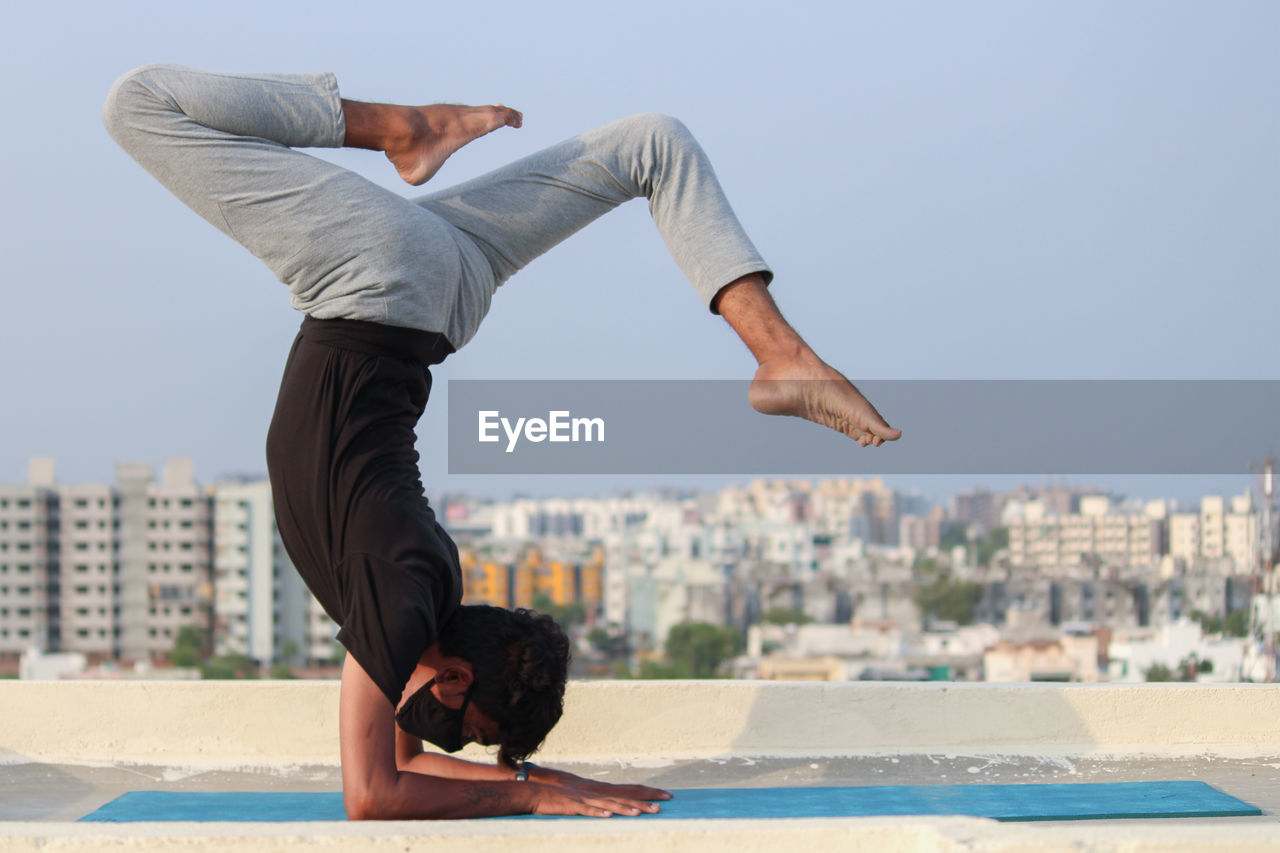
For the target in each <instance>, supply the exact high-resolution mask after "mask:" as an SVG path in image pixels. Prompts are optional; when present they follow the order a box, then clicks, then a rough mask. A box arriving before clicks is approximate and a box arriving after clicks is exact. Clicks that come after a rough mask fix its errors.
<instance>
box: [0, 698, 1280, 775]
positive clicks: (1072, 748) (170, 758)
mask: <svg viewBox="0 0 1280 853" xmlns="http://www.w3.org/2000/svg"><path fill="white" fill-rule="evenodd" d="M0 707H3V708H4V710H5V717H6V719H5V724H4V725H3V726H0V761H7V762H15V761H40V762H64V763H76V762H86V763H96V762H110V763H120V762H136V763H149V764H187V765H195V766H200V765H211V766H226V765H236V766H244V765H271V764H281V763H286V764H337V762H338V685H337V683H336V682H308V681H278V682H272V681H231V682H228V681H205V682H154V681H150V682H128V681H100V682H94V681H66V682H0ZM1277 720H1280V688H1277V687H1274V686H1270V685H1212V686H1209V685H1203V686H1202V685H1181V684H1176V685H1175V684H1151V685H1040V684H1025V685H1024V684H1018V685H1005V684H897V683H894V684H881V683H814V684H790V683H789V684H780V683H775V682H750V681H666V682H663V681H620V682H587V683H574V684H571V685H570V688H569V692H568V697H567V701H566V710H565V716H564V719H563V720H562V722H561V724H560V725H559V726H558V727H557V728H556V730H555V731H554V732H552V734H551V736H550V737H549V738H548V740H547V743H546V745H545V748H544V749H543V751H542V755H543V756H544V757H546V758H548V759H557V760H572V759H581V760H594V761H600V760H620V761H623V762H624V763H642V762H643V761H645V760H646V759H650V758H660V759H671V758H710V757H717V756H732V755H741V756H809V755H813V756H818V755H821V756H843V755H850V756H855V755H868V754H877V753H896V754H907V753H948V754H963V755H984V754H1000V755H1020V754H1027V755H1037V756H1046V755H1048V756H1072V755H1100V754H1125V753H1161V754H1164V755H1169V754H1171V753H1177V752H1185V753H1195V754H1201V755H1224V756H1243V755H1248V756H1274V755H1280V725H1277ZM469 749H472V750H474V751H475V752H474V753H473V755H474V754H475V753H478V752H480V750H478V748H469Z"/></svg>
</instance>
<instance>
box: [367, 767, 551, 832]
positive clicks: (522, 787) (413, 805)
mask: <svg viewBox="0 0 1280 853" xmlns="http://www.w3.org/2000/svg"><path fill="white" fill-rule="evenodd" d="M534 789H535V786H534V785H530V784H529V783H527V782H500V781H493V782H482V781H475V780H467V779H447V778H442V777H439V776H426V775H423V774H421V773H415V772H401V773H398V774H397V775H396V777H395V779H394V781H393V782H392V783H391V784H390V785H388V786H387V787H385V788H379V789H375V790H373V791H370V793H369V796H368V799H367V801H366V802H364V803H361V804H360V805H359V807H358V808H357V809H356V810H355V813H352V809H351V808H350V807H349V808H348V816H349V817H351V818H353V819H362V820H418V819H437V820H456V819H463V818H477V817H501V816H503V815H516V814H528V813H529V812H531V811H532V810H533V805H534V799H535V790H534Z"/></svg>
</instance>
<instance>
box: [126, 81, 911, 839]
mask: <svg viewBox="0 0 1280 853" xmlns="http://www.w3.org/2000/svg"><path fill="white" fill-rule="evenodd" d="M103 118H104V122H105V123H106V126H107V128H108V130H109V131H110V132H111V134H112V136H113V137H114V138H115V140H116V141H117V142H118V143H119V144H120V145H121V146H122V147H123V148H124V149H125V150H126V151H127V152H128V153H129V154H130V155H131V156H132V157H133V158H134V159H135V160H137V161H138V162H139V163H140V164H141V165H142V166H143V167H144V168H146V169H147V170H148V171H150V172H151V174H152V175H154V176H155V177H156V178H157V179H158V180H159V181H161V183H163V184H164V185H165V186H166V187H167V188H168V189H169V190H170V191H172V192H173V193H174V194H175V195H176V196H177V197H178V198H179V199H181V200H182V201H183V202H184V203H186V204H187V205H188V206H189V207H191V208H192V209H193V210H195V211H196V212H197V213H199V214H200V215H201V216H203V217H204V218H205V219H206V220H208V221H209V222H210V223H211V224H213V225H215V226H216V227H218V228H219V229H220V230H222V231H224V232H225V233H227V234H228V235H230V236H231V237H232V238H233V239H235V240H237V241H238V242H240V243H241V244H242V245H244V246H245V247H246V248H247V249H249V250H250V251H251V252H253V253H254V254H255V255H257V256H258V257H259V258H260V259H262V260H263V261H264V262H265V263H266V264H267V265H268V266H269V267H270V268H271V270H272V271H273V272H274V273H275V274H276V276H277V277H278V278H279V279H280V280H281V281H282V282H284V283H285V284H286V285H288V287H289V291H290V294H291V298H292V302H293V305H294V307H296V308H298V309H299V310H300V311H302V312H303V313H304V314H306V317H305V319H304V320H303V324H302V330H301V332H300V333H299V335H298V337H297V339H296V340H295V342H294V345H293V349H292V351H291V352H290V355H289V359H288V362H287V364H286V366H285V371H284V377H283V380H282V382H281V387H280V395H279V398H278V400H277V403H276V410H275V414H274V417H273V419H272V424H271V429H270V432H269V434H268V439H267V463H268V468H269V471H270V474H271V482H272V489H273V494H274V499H275V507H276V517H277V521H278V523H279V526H280V533H281V538H282V539H283V541H284V544H285V547H286V549H287V550H288V552H289V556H290V557H291V559H292V560H293V562H294V565H295V566H297V568H298V571H299V572H300V573H301V575H302V577H303V579H304V580H305V581H306V582H307V585H308V587H309V588H310V589H311V591H312V592H313V593H314V594H315V596H316V598H317V599H318V600H319V601H320V602H321V604H322V605H323V606H324V607H325V609H326V611H328V613H329V615H330V616H332V617H333V619H334V620H335V621H336V622H337V623H338V624H339V625H340V626H341V630H340V632H339V634H338V639H339V640H340V641H341V642H342V643H343V645H344V646H345V647H346V649H347V651H348V654H347V659H346V662H345V664H344V666H343V673H342V693H341V709H340V726H339V727H340V736H341V749H342V779H343V799H344V803H345V805H346V809H347V814H348V816H349V817H351V818H353V819H364V818H417V817H478V816H486V815H501V814H514V813H521V812H539V813H557V814H587V815H597V816H608V815H610V814H641V813H643V812H652V811H656V810H657V808H658V807H657V806H656V805H655V804H654V803H653V802H652V801H653V800H660V799H665V798H667V797H669V796H670V795H669V794H668V793H667V792H664V791H659V790H657V789H654V788H647V787H644V786H615V785H607V784H603V783H598V782H593V781H591V780H586V779H582V778H579V777H577V776H573V775H571V774H567V773H560V772H557V771H552V770H548V769H545V768H531V766H530V765H528V764H523V765H521V764H520V762H522V760H523V759H524V758H525V757H526V756H527V755H528V754H529V753H531V752H532V751H533V750H534V749H536V748H537V746H538V745H539V744H540V743H541V742H542V740H543V738H544V737H545V736H546V734H547V732H548V731H550V729H551V727H552V726H553V725H555V723H556V721H557V720H558V719H559V717H560V712H561V708H562V700H563V692H564V682H565V678H566V666H567V660H568V643H567V641H566V640H565V638H564V635H563V633H562V632H560V630H559V628H558V627H556V626H555V624H554V622H552V621H551V620H550V619H549V618H547V617H540V616H537V615H534V614H531V613H529V612H527V611H514V612H510V611H505V610H501V609H499V608H471V607H461V606H460V604H459V602H460V601H461V596H462V583H461V576H460V569H459V565H458V555H457V549H456V548H455V547H454V545H453V542H452V541H451V540H450V539H449V537H448V535H447V534H446V533H445V531H444V530H443V529H442V528H441V527H440V526H439V525H438V524H436V521H435V516H434V514H433V513H432V511H431V509H430V507H429V506H428V503H427V500H426V498H425V497H424V496H423V489H422V484H421V482H420V481H419V474H418V470H417V458H418V457H417V454H416V452H415V451H414V444H415V440H416V437H415V435H414V427H415V425H416V424H417V421H418V418H419V417H420V416H421V414H422V412H423V409H424V407H425V406H426V402H427V397H428V394H429V391H430V386H431V376H430V372H429V370H428V367H429V366H430V365H433V364H438V363H440V362H441V361H443V360H444V358H445V357H446V356H448V355H449V354H450V353H452V352H454V351H455V350H457V349H459V348H461V347H462V346H463V345H464V344H466V343H467V341H469V340H470V339H471V337H472V336H473V335H474V334H475V332H476V329H477V328H478V326H479V323H480V321H481V319H482V318H483V317H484V315H485V313H486V312H487V311H488V308H489V304H490V300H491V298H492V295H493V292H494V291H495V290H496V288H497V287H498V286H499V285H500V284H502V283H503V282H504V281H505V280H506V279H508V278H510V277H511V275H513V274H514V273H515V272H516V271H518V270H519V269H521V268H522V267H523V266H525V265H526V264H527V263H529V262H530V261H531V260H533V259H534V258H535V257H537V256H538V255H540V254H542V253H543V252H545V251H546V250H547V249H549V248H551V247H552V246H554V245H555V244H556V243H558V242H560V241H561V240H563V239H565V238H566V237H568V236H569V235H571V234H572V233H574V232H575V231H577V230H578V229H580V228H582V227H583V226H585V225H586V224H587V223H589V222H591V221H592V220H594V219H595V218H597V217H599V216H600V215H602V214H603V213H605V212H607V211H609V210H611V209H613V208H614V207H616V206H617V205H618V204H621V203H622V202H624V201H627V200H628V199H631V198H635V197H639V196H644V197H646V198H647V199H648V200H649V206H650V210H651V212H652V214H653V218H654V222H655V224H656V225H657V227H658V230H659V231H660V233H661V234H662V236H663V238H664V239H665V240H666V243H667V246H668V248H669V249H670V251H671V253H672V255H673V256H674V258H675V259H676V261H677V263H678V264H679V265H680V266H681V268H682V269H683V270H684V272H685V273H686V275H687V276H688V277H689V279H690V281H691V282H692V283H693V285H694V288H695V289H696V290H697V291H698V293H699V295H700V296H701V297H702V299H703V301H704V303H705V304H706V305H707V306H708V307H709V308H710V310H711V311H712V312H715V313H720V314H721V315H723V316H724V318H725V319H726V320H727V321H728V322H729V323H730V325H731V326H732V327H733V328H734V330H735V331H736V332H737V333H738V334H739V336H740V337H741V338H742V339H743V341H744V342H745V343H746V345H747V346H748V348H749V349H750V350H751V352H752V354H753V355H754V356H755V357H756V361H757V364H758V367H757V370H756V374H755V380H754V381H753V383H752V385H751V388H750V391H749V398H750V402H751V404H752V405H753V406H754V407H755V408H756V409H757V410H759V411H761V412H764V413H767V414H784V415H793V416H799V417H804V418H808V419H809V420H812V421H815V422H817V423H820V424H823V425H825V426H829V427H831V428H833V429H836V430H839V431H840V432H843V433H845V434H846V435H848V436H850V437H851V438H853V439H855V440H857V441H858V442H859V444H861V445H863V446H866V445H869V444H874V445H877V446H878V445H880V444H881V443H882V442H884V441H889V440H893V439H896V438H897V437H898V436H899V435H900V433H899V432H898V431H897V430H895V429H893V428H891V427H890V426H889V425H888V424H887V423H886V422H885V421H884V419H883V418H881V417H880V415H879V413H878V412H876V410H875V408H874V407H873V406H872V405H871V404H870V403H869V402H868V401H867V400H866V399H865V398H864V397H863V396H862V395H861V394H860V393H859V392H858V391H857V389H855V388H854V387H853V385H852V384H850V383H849V381H848V380H847V379H845V378H844V377H843V376H842V375H841V374H839V373H838V372H837V371H835V370H834V369H833V368H831V367H829V366H828V365H826V364H825V363H824V362H822V361H821V359H819V358H818V357H817V355H816V354H814V352H813V351H812V349H810V348H809V347H808V346H807V345H806V344H805V342H804V341H803V340H802V339H801V338H800V336H799V335H797V334H796V333H795V331H794V330H792V329H791V327H790V326H789V325H787V323H786V322H785V320H783V319H782V316H781V314H780V313H779V312H778V310H777V308H776V306H775V305H774V303H773V300H772V299H771V297H770V296H769V293H768V290H767V289H766V288H767V285H768V283H769V282H770V280H771V279H772V273H771V272H770V271H769V269H768V267H767V266H766V265H765V264H764V262H763V260H762V259H761V258H760V256H759V254H758V253H757V252H756V250H755V248H754V246H753V245H752V244H751V241H750V240H749V239H748V238H747V236H746V234H745V233H744V232H743V231H742V228H741V226H740V225H739V224H738V221H737V219H736V217H735V216H734V214H733V211H732V209H731V208H730V207H729V204H728V201H727V200H726V198H725V196H724V193H723V191H722V190H721V188H720V185H719V183H718V181H717V180H716V177H715V174H714V172H713V171H712V169H711V165H710V163H709V162H708V160H707V158H706V155H705V154H704V153H703V151H702V149H701V148H700V147H699V146H698V145H697V143H696V142H695V141H694V140H693V138H692V136H691V135H690V134H689V132H688V131H687V130H686V129H685V128H684V126H683V125H681V124H680V123H679V122H677V121H675V120H674V119H670V118H668V117H665V116H656V115H646V116H635V117H632V118H629V119H624V120H622V121H619V122H615V123H614V124H611V125H607V126H605V127H603V128H600V129H598V130H595V131H592V132H590V133H586V134H583V135H582V136H578V137H575V138H573V139H570V140H567V141H566V142H564V143H561V144H560V145H557V146H553V147H552V148H549V149H547V150H545V151H542V152H539V153H537V154H534V155H531V156H530V157H526V158H524V159H522V160H519V161H517V162H515V163H513V164H511V165H509V166H507V167H504V168H502V169H498V170H497V171H495V172H492V173H490V174H488V175H485V176H483V177H480V178H477V179H475V180H472V181H468V182H466V183H464V184H462V185H460V186H457V187H453V188H450V189H448V190H445V191H443V192H438V193H435V194H432V195H427V196H424V197H422V198H419V199H415V200H412V201H411V200H407V199H405V198H403V197H401V196H399V195H396V194H395V193H392V192H389V191H387V190H384V189H382V188H380V187H378V186H376V185H374V184H372V183H370V182H369V181H367V180H365V179H363V178H361V177H360V176H358V175H355V174H354V173H352V172H349V171H347V170H345V169H341V168H339V167H337V166H335V165H333V164H331V163H328V162H325V161H323V160H319V159H317V158H315V157H311V156H309V155H307V154H303V153H301V152H299V151H297V150H295V149H296V148H300V147H338V146H350V147H358V148H367V149H371V150H376V151H382V152H384V153H385V154H386V156H387V157H388V158H389V159H390V161H391V162H392V164H393V165H394V166H395V168H396V170H397V171H398V172H399V174H400V176H401V177H402V178H403V179H404V180H405V181H407V182H408V183H410V184H413V185H419V184H422V183H425V182H426V181H428V180H429V179H430V178H431V177H432V176H433V175H434V174H435V173H436V171H437V170H438V169H439V168H440V166H441V164H443V163H444V161H445V160H446V159H447V158H448V157H449V156H450V155H451V154H452V153H453V152H455V151H456V150H458V149H459V148H460V147H462V146H463V145H465V144H467V143H469V142H471V141H473V140H475V139H477V138H478V137H480V136H483V135H485V134H487V133H490V132H492V131H494V130H497V129H498V128H500V127H504V126H505V127H519V126H520V124H521V116H520V114H519V113H518V112H516V111H515V110H512V109H509V108H506V107H503V106H500V105H499V106H491V107H460V106H452V105H432V106H426V107H405V106H396V105H389V104H370V103H363V102H359V101H352V100H347V99H344V98H342V97H341V95H340V94H339V91H338V87H337V82H336V80H335V79H334V78H333V76H332V75H328V74H320V75H236V74H219V73H210V72H201V71H194V70H191V69H185V68H181V67H178V66H171V65H154V66H147V67H144V68H140V69H137V70H136V71H133V72H130V73H129V74H126V75H125V76H124V77H122V78H121V79H120V80H119V81H117V82H116V84H115V86H114V87H113V89H112V91H111V94H110V95H109V96H108V98H107V103H106V105H105V107H104V111H103ZM423 738H425V739H426V740H428V741H430V742H432V743H434V744H436V745H437V746H439V747H441V748H442V749H444V750H446V751H455V750H457V749H458V748H460V747H461V746H462V745H463V744H465V743H468V742H472V741H477V742H480V743H483V744H496V745H499V746H500V747H501V750H500V756H499V758H500V760H499V763H498V765H497V766H487V765H479V764H474V763H471V762H464V761H459V760H456V759H453V758H450V757H448V756H445V755H440V754H435V753H423V752H421V739H423Z"/></svg>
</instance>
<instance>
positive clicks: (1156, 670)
mask: <svg viewBox="0 0 1280 853" xmlns="http://www.w3.org/2000/svg"><path fill="white" fill-rule="evenodd" d="M1143 677H1145V678H1146V679H1147V681H1172V680H1173V670H1171V669H1169V667H1167V666H1165V665H1164V664H1162V663H1153V664H1151V666H1149V667H1147V669H1146V671H1145V672H1143Z"/></svg>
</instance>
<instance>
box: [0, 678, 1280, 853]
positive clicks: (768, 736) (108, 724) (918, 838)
mask: <svg viewBox="0 0 1280 853" xmlns="http://www.w3.org/2000/svg"><path fill="white" fill-rule="evenodd" d="M336 700H337V687H336V685H335V684H317V683H311V684H306V683H285V682H274V683H273V682H259V683H257V684H248V683H239V684H237V683H230V684H229V683H221V684H218V683H210V682H204V683H200V682H196V683H183V684H179V683H161V684H156V683H104V682H99V683H43V684H40V683H25V684H21V683H19V684H14V683H10V684H0V707H4V708H5V709H6V712H7V714H8V719H7V721H6V725H4V726H0V849H3V850H17V851H28V850H30V851H36V850H40V851H49V850H57V851H80V850H83V851H97V850H107V849H110V850H126V849H135V848H136V849H140V850H141V849H145V850H183V851H191V850H219V851H241V850H245V851H248V850H265V849H276V848H283V847H287V848H289V849H294V848H297V847H299V846H303V847H307V848H313V847H314V848H321V847H323V848H330V849H336V850H343V851H347V850H352V851H358V850H364V849H368V850H374V849H377V850H379V851H383V850H393V849H394V850H411V849H424V850H425V849H430V850H432V851H440V850H452V849H454V848H456V849H458V850H466V851H468V853H484V851H487V850H494V851H498V850H502V851H509V850H510V849H511V848H512V847H513V846H518V847H520V848H521V850H522V851H524V853H528V851H541V850H547V851H552V850H554V851H557V853H559V851H576V850H606V849H607V850H608V851H609V853H622V851H627V850H636V851H640V850H643V851H653V850H657V849H660V850H664V851H666V850H671V851H682V850H697V851H699V853H701V851H708V850H724V851H732V853H750V851H756V850H779V849H783V850H800V849H804V850H805V853H810V851H819V850H875V851H883V853H891V851H897V850H904V851H905V850H910V851H917V850H918V851H933V850H957V851H960V850H964V851H972V850H990V851H997V850H999V851H1006V850H1009V851H1012V850H1036V851H1056V850H1063V851H1066V850H1071V851H1080V850H1109V851H1110V850H1114V851H1122V850H1123V851H1135V853H1136V851H1143V850H1165V849H1171V850H1179V851H1193V850H1205V851H1211V850H1212V851H1228V850H1229V851H1237V850H1259V851H1261V850H1273V851H1277V853H1280V827H1278V826H1277V824H1280V729H1277V726H1276V721H1277V720H1280V688H1276V687H1272V686H1263V685H1252V686H1235V685H1232V686H1226V687H1204V686H1194V685H1192V686H1187V685H1181V686H1171V685H1159V686H1147V685H1139V686H1120V685H1111V686H1073V685H1057V686H1043V685H898V684H893V685H889V684H834V685H833V684H799V685H797V684H766V683H758V682H757V683H743V682H665V683H663V682H656V683H634V682H632V683H612V684H611V683H594V684H581V683H576V684H574V685H571V690H570V694H569V697H568V702H567V709H566V716H565V720H564V721H563V722H562V723H561V726H560V727H558V728H557V730H556V732H553V734H552V737H551V738H550V739H549V740H548V743H547V745H546V748H545V749H544V751H543V754H542V756H541V760H542V762H543V763H546V764H548V765H551V766H556V767H563V768H565V769H568V770H571V771H573V772H575V773H579V774H581V775H584V776H590V777H593V778H598V779H603V780H606V781H628V782H644V783H647V784H651V785H656V786H658V787H667V788H706V787H787V786H825V785H850V786H857V785H902V784H911V785H927V784H955V785H965V784H1017V783H1049V782H1056V783H1062V782H1066V783H1079V782H1138V781H1163V780H1186V779H1190V780H1200V781H1204V782H1207V783H1209V784H1210V785H1213V786H1214V787H1216V788H1218V789H1219V790H1221V791H1223V792H1225V793H1227V794H1230V795H1232V796H1235V797H1238V798H1239V799H1241V800H1244V801H1245V802H1247V803H1250V804H1252V805H1255V806H1257V807H1258V808H1260V809H1261V810H1262V811H1263V814H1262V815H1261V816H1257V817H1232V818H1167V819H1160V820H1107V821H1060V822H1043V823H998V822H995V821H990V820H983V819H977V818H963V817H920V818H912V817H884V818H838V819H827V818H822V819H789V820H719V821H714V820H681V821H651V820H649V821H647V820H645V819H644V818H636V819H627V818H613V819H611V820H605V821H590V820H580V821H504V820H501V819H489V820H483V821H451V822H432V821H425V822H387V823H375V824H352V823H346V822H336V823H276V824H262V823H251V824H233V823H205V824H192V823H173V824H115V825H112V824H77V823H75V822H74V821H76V820H77V819H78V818H80V817H83V816H84V815H86V814H88V813H89V812H91V811H93V810H94V809H96V808H97V807H99V806H100V805H102V804H104V803H106V802H108V801H110V800H111V799H113V798H115V797H116V796H118V795H120V794H122V793H125V792H127V791H134V790H172V791H220V790H221V791H228V790H240V791H254V790H263V791H272V790H290V791H336V790H339V789H340V787H341V783H340V775H339V768H338V766H337V761H336V752H337V732H336V711H337V701H336ZM175 721H180V722H178V723H175ZM470 757H473V758H482V757H483V753H478V752H476V751H474V748H473V752H472V754H471V756H470Z"/></svg>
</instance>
